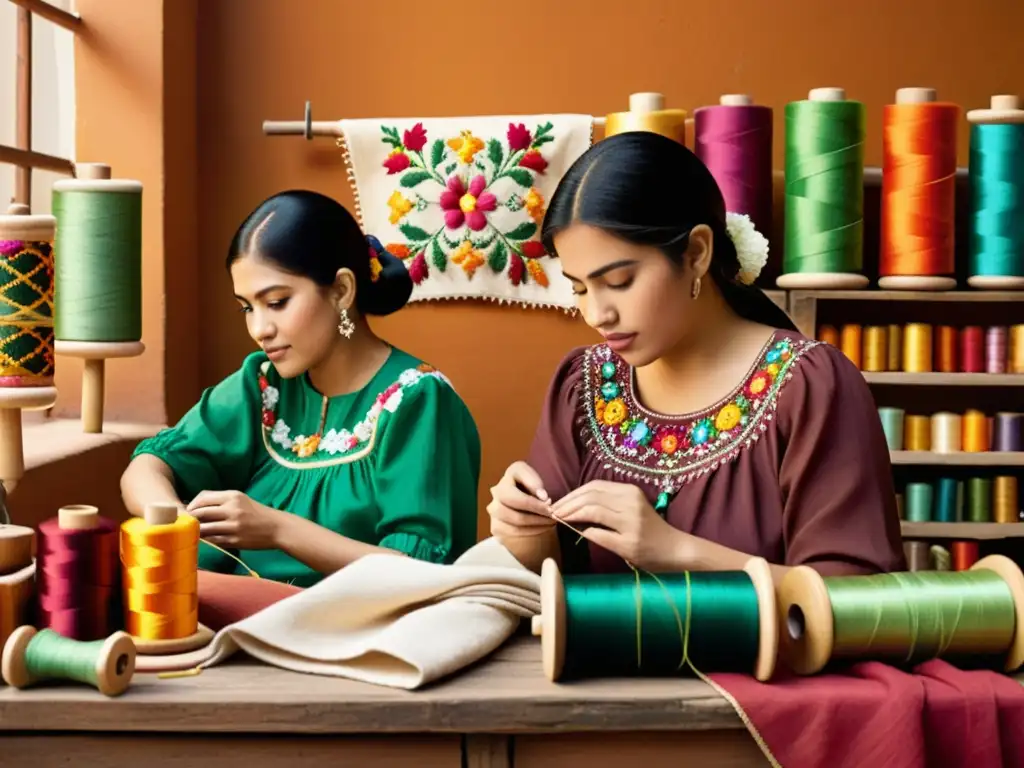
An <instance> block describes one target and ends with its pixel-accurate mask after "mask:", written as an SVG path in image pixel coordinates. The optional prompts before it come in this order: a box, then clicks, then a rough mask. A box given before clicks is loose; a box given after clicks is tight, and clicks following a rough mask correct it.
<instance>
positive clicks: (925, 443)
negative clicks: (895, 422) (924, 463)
mask: <svg viewBox="0 0 1024 768" xmlns="http://www.w3.org/2000/svg"><path fill="white" fill-rule="evenodd" d="M903 448H904V450H907V451H930V450H931V449H932V421H931V419H930V418H928V417H927V416H907V417H906V419H904V421H903Z"/></svg>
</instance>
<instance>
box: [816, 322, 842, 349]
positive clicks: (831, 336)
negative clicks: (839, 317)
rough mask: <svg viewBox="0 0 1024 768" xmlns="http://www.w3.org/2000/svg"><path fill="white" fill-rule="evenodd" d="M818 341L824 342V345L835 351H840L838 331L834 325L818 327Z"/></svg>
mask: <svg viewBox="0 0 1024 768" xmlns="http://www.w3.org/2000/svg"><path fill="white" fill-rule="evenodd" d="M818 341H821V342H824V343H825V344H831V345H832V346H833V347H835V348H836V349H840V344H839V331H838V330H837V329H836V327H835V326H834V325H823V326H821V327H819V328H818Z"/></svg>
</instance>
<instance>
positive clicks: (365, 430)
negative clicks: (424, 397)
mask: <svg viewBox="0 0 1024 768" xmlns="http://www.w3.org/2000/svg"><path fill="white" fill-rule="evenodd" d="M269 371H270V362H269V361H267V362H264V363H263V364H262V365H261V366H260V376H259V386H260V397H261V422H262V428H263V432H264V435H265V436H267V437H269V439H270V441H271V442H272V443H275V444H276V445H278V446H280V447H281V448H283V449H284V450H286V451H291V452H292V453H294V454H296V455H297V456H298V457H299V458H303V459H304V458H309V457H311V456H316V455H317V454H327V455H328V456H332V457H337V456H339V455H341V456H344V455H345V454H348V453H352V452H354V451H355V450H356V449H358V448H360V447H362V446H364V445H366V444H367V443H368V442H369V441H370V439H371V438H372V437H373V434H374V431H375V430H376V428H377V422H378V420H379V419H380V415H381V414H382V413H383V412H385V411H387V412H388V413H394V412H395V411H396V410H398V406H400V405H401V404H402V397H403V393H404V392H405V390H407V389H408V388H409V387H411V386H413V385H415V384H417V383H418V382H419V381H420V380H422V379H423V378H424V377H426V376H432V377H434V378H438V379H441V380H442V381H445V382H447V381H448V379H447V378H446V377H445V375H444V374H443V373H441V372H440V371H438V370H437V369H436V368H434V367H433V366H430V365H427V364H426V363H422V364H420V365H419V366H417V367H416V368H407V369H406V370H404V371H402V373H401V374H400V375H399V377H398V380H397V381H395V382H393V383H392V384H391V385H390V386H388V387H387V389H385V390H384V391H383V392H381V393H380V394H379V395H377V398H376V399H375V400H374V402H373V405H372V406H370V409H369V410H368V411H367V412H366V416H365V417H363V419H362V421H360V422H359V423H358V424H356V425H355V426H354V427H353V428H352V429H351V430H349V429H347V428H345V429H340V430H339V429H334V428H333V427H332V428H331V429H329V430H328V431H327V432H326V433H325V434H324V435H323V436H322V437H321V438H319V439H318V440H314V439H312V438H314V437H315V435H311V436H306V435H296V436H295V437H292V433H291V432H292V430H291V427H290V426H288V424H287V423H285V420H284V419H281V418H278V416H277V410H276V409H277V404H278V402H279V401H280V398H281V393H280V391H279V390H278V389H277V387H275V386H273V385H271V384H270V381H269V379H268V373H269Z"/></svg>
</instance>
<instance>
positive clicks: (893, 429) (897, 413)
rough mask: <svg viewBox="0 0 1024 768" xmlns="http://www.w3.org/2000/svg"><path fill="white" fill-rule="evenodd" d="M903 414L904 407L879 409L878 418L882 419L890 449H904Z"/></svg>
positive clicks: (883, 429)
mask: <svg viewBox="0 0 1024 768" xmlns="http://www.w3.org/2000/svg"><path fill="white" fill-rule="evenodd" d="M903 416H904V412H903V409H902V408H879V409H878V418H879V419H881V421H882V431H883V432H884V433H885V442H886V445H888V446H889V450H890V451H902V450H903Z"/></svg>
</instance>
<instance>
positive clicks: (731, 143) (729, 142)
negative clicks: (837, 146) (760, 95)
mask: <svg viewBox="0 0 1024 768" xmlns="http://www.w3.org/2000/svg"><path fill="white" fill-rule="evenodd" d="M693 131H694V151H695V153H696V155H697V157H699V158H700V159H701V161H702V162H703V163H704V165H706V166H707V167H708V170H710V171H711V175H712V176H714V177H715V181H716V182H718V186H719V187H720V188H721V190H722V195H723V196H724V197H725V208H726V210H727V211H730V212H732V213H745V214H746V215H747V216H749V217H750V220H751V221H752V222H753V223H754V226H755V227H757V231H758V232H760V233H761V234H762V235H764V236H765V237H767V238H768V239H769V240H771V239H772V109H771V107H765V106H759V105H756V104H754V103H753V99H751V97H750V96H747V95H745V94H727V95H725V96H722V97H721V98H720V99H719V103H718V104H717V105H714V106H709V107H701V108H700V109H697V110H696V111H695V112H694V113H693ZM779 252H780V251H779V249H774V251H773V253H774V254H775V256H773V255H770V256H769V263H768V264H767V265H765V269H764V270H762V272H761V278H759V281H760V279H764V278H768V277H769V275H768V273H769V272H771V273H773V274H774V273H776V272H778V271H779V270H778V269H777V268H772V267H773V262H775V261H777V254H779ZM776 266H777V265H776ZM772 279H774V278H772Z"/></svg>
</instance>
